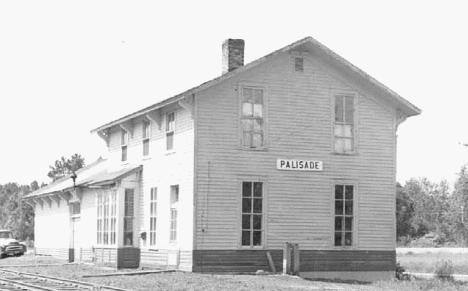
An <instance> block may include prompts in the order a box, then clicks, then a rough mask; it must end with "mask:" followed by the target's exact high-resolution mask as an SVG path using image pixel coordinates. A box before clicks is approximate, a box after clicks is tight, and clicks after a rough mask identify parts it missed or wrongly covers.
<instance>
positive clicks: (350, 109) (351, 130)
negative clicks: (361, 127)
mask: <svg viewBox="0 0 468 291" xmlns="http://www.w3.org/2000/svg"><path fill="white" fill-rule="evenodd" d="M354 99H355V98H354V96H352V95H336V96H335V100H334V101H335V120H334V145H333V148H334V151H335V152H336V153H354V151H355V108H354V107H355V106H354Z"/></svg>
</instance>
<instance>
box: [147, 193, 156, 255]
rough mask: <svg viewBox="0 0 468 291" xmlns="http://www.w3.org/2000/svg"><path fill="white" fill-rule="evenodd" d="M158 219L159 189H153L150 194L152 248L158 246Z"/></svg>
mask: <svg viewBox="0 0 468 291" xmlns="http://www.w3.org/2000/svg"><path fill="white" fill-rule="evenodd" d="M157 217H158V189H157V188H156V187H154V188H151V194H150V231H149V234H150V246H154V245H156V222H157Z"/></svg>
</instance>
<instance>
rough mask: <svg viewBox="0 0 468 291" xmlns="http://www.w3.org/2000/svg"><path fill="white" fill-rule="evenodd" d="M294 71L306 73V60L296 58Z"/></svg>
mask: <svg viewBox="0 0 468 291" xmlns="http://www.w3.org/2000/svg"><path fill="white" fill-rule="evenodd" d="M294 70H295V71H296V72H300V73H302V72H304V59H303V58H298V57H295V58H294Z"/></svg>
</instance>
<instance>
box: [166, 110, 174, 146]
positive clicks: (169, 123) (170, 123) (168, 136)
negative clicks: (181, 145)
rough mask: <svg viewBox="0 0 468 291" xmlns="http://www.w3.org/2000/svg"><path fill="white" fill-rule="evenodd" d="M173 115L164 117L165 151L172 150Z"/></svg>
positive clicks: (172, 113)
mask: <svg viewBox="0 0 468 291" xmlns="http://www.w3.org/2000/svg"><path fill="white" fill-rule="evenodd" d="M174 131H175V113H174V112H171V113H168V114H167V115H166V150H168V151H171V150H173V149H174Z"/></svg>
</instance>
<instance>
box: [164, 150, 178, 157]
mask: <svg viewBox="0 0 468 291" xmlns="http://www.w3.org/2000/svg"><path fill="white" fill-rule="evenodd" d="M175 153H176V151H174V150H171V151H167V152H166V154H165V155H166V156H170V155H173V154H175Z"/></svg>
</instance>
